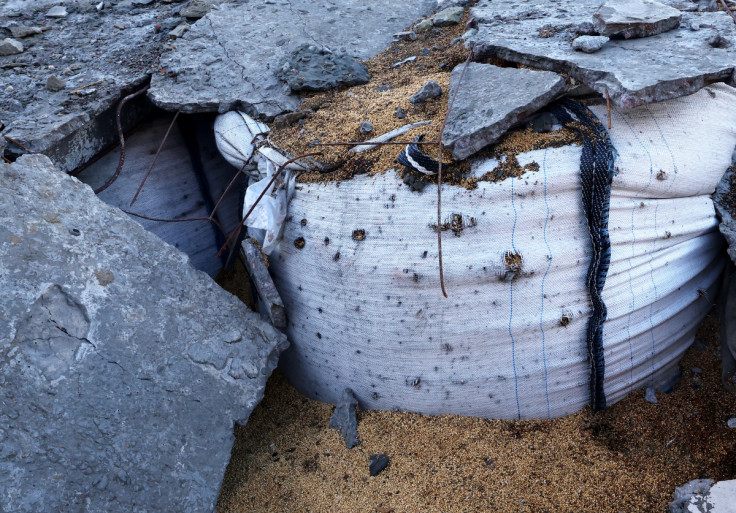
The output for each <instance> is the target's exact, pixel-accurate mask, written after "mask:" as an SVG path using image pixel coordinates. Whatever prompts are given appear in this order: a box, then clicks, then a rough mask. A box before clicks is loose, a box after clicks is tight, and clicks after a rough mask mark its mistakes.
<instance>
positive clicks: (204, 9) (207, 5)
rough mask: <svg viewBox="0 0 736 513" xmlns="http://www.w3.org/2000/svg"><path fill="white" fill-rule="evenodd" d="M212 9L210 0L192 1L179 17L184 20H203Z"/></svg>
mask: <svg viewBox="0 0 736 513" xmlns="http://www.w3.org/2000/svg"><path fill="white" fill-rule="evenodd" d="M210 9H212V2H211V1H210V0H192V1H191V2H189V3H188V4H187V5H185V6H184V7H183V8H182V10H181V11H179V15H180V16H182V17H184V18H195V19H199V18H203V17H204V16H205V15H206V14H207V13H208V12H210Z"/></svg>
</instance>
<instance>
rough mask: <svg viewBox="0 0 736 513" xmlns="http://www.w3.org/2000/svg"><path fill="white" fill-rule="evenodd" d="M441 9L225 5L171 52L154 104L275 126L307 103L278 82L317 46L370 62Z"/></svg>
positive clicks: (426, 4) (337, 3) (357, 1)
mask: <svg viewBox="0 0 736 513" xmlns="http://www.w3.org/2000/svg"><path fill="white" fill-rule="evenodd" d="M436 7H437V3H436V2H435V1H434V0H417V1H412V2H394V1H392V0H375V1H372V2H369V3H366V2H364V1H362V0H328V1H325V2H313V1H310V0H274V1H272V2H244V3H232V4H231V3H225V4H221V5H220V6H219V7H214V8H213V9H212V10H211V11H210V12H209V14H207V15H206V16H205V17H204V18H202V19H200V20H198V21H197V22H196V23H195V24H193V25H192V27H191V29H190V30H189V32H187V33H186V34H184V36H183V37H182V38H181V39H178V40H177V41H176V42H175V43H173V44H172V49H170V50H168V51H166V52H164V54H163V55H162V56H161V61H160V66H161V68H163V69H165V70H166V73H164V74H156V75H154V77H153V79H152V81H151V89H150V91H149V93H148V94H149V98H151V100H152V101H153V102H154V103H155V104H156V105H158V106H159V107H161V108H164V109H166V110H172V111H173V110H181V111H182V112H227V111H229V110H234V109H237V110H241V111H244V112H246V113H248V114H250V115H251V116H254V117H259V116H261V117H265V118H272V117H274V116H277V115H279V114H281V113H282V112H285V111H291V110H296V109H297V107H298V105H299V102H300V99H299V96H298V95H296V94H294V93H292V91H291V90H290V89H289V86H288V85H287V84H286V83H285V82H284V81H282V80H279V79H278V78H277V77H276V75H275V74H274V71H275V70H276V69H277V66H278V64H279V63H280V62H281V61H282V60H283V59H284V58H285V57H286V55H287V54H289V53H291V52H293V51H294V50H295V49H296V48H297V47H299V46H300V45H302V44H304V43H309V44H315V45H318V46H325V47H328V48H330V49H331V50H333V51H341V52H344V53H347V54H348V55H350V56H351V57H355V58H357V59H368V58H370V57H372V56H374V55H376V54H378V53H380V52H381V51H383V50H384V49H385V48H386V47H388V45H389V44H390V43H391V42H392V40H393V34H395V33H397V32H400V31H401V30H403V29H405V28H406V27H408V26H409V25H411V24H412V23H413V22H414V21H416V20H417V19H419V18H421V17H423V16H427V15H428V14H430V13H431V12H432V11H433V9H435V8H436ZM356 27H360V30H356Z"/></svg>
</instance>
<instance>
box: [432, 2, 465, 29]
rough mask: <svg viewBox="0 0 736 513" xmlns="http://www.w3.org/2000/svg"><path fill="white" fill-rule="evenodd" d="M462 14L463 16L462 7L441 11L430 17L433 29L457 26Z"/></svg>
mask: <svg viewBox="0 0 736 513" xmlns="http://www.w3.org/2000/svg"><path fill="white" fill-rule="evenodd" d="M463 14H465V9H463V8H462V7H458V6H455V7H448V8H447V9H442V10H441V11H440V12H438V13H437V14H435V15H434V16H433V17H432V24H433V25H434V26H435V27H448V26H450V25H457V24H458V23H460V20H462V19H463Z"/></svg>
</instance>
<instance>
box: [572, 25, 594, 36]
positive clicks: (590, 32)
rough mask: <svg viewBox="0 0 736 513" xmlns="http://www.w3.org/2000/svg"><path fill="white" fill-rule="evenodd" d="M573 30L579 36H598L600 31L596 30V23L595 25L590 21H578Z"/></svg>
mask: <svg viewBox="0 0 736 513" xmlns="http://www.w3.org/2000/svg"><path fill="white" fill-rule="evenodd" d="M573 30H574V32H575V33H576V34H577V35H579V36H597V35H598V31H597V30H596V28H595V25H593V24H592V23H591V22H589V21H584V22H583V23H578V24H577V25H576V26H575V27H574V28H573Z"/></svg>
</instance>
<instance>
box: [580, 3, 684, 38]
mask: <svg viewBox="0 0 736 513" xmlns="http://www.w3.org/2000/svg"><path fill="white" fill-rule="evenodd" d="M593 19H594V20H595V23H596V27H597V29H598V33H599V34H600V35H602V36H608V37H622V38H624V39H630V38H633V37H649V36H655V35H657V34H661V33H662V32H667V31H668V30H672V29H674V28H677V27H678V26H679V25H680V20H681V19H682V13H680V11H679V10H677V9H675V8H674V7H670V6H668V5H665V4H662V3H660V2H656V1H654V0H616V1H615V2H606V3H605V4H603V5H601V7H600V8H599V9H598V11H597V12H596V13H595V14H594V15H593Z"/></svg>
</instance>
